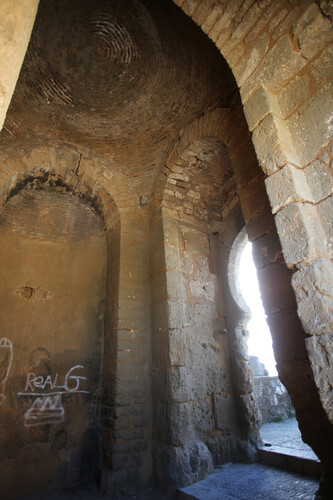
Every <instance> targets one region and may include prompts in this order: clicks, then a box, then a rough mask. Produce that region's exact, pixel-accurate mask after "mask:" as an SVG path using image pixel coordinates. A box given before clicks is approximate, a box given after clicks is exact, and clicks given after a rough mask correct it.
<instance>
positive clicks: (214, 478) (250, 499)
mask: <svg viewBox="0 0 333 500" xmlns="http://www.w3.org/2000/svg"><path fill="white" fill-rule="evenodd" d="M317 488H318V481H316V480H315V479H311V478H308V477H306V476H300V475H298V474H294V473H292V472H286V471H283V470H281V469H275V468H273V467H268V466H267V465H262V464H250V465H248V464H227V465H225V466H223V467H221V469H220V470H215V473H214V474H211V475H210V476H209V477H208V478H206V479H204V480H203V481H200V482H199V483H196V484H192V485H191V486H188V487H187V488H183V489H181V490H180V492H179V496H178V499H179V500H183V499H184V500H185V499H191V500H296V499H298V500H310V499H313V496H314V494H315V492H316V490H317Z"/></svg>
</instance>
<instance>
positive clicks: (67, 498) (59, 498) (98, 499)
mask: <svg viewBox="0 0 333 500" xmlns="http://www.w3.org/2000/svg"><path fill="white" fill-rule="evenodd" d="M78 499H80V500H105V498H104V497H103V496H102V495H101V494H100V493H99V491H98V489H97V487H94V486H90V487H87V486H82V487H77V488H73V489H60V488H59V489H56V490H49V491H44V492H40V493H37V494H34V495H26V496H24V497H20V498H18V499H16V500H78ZM169 499H170V496H168V495H166V494H165V493H163V492H161V491H158V490H153V489H149V490H147V491H145V492H143V493H137V494H136V495H129V496H126V497H121V498H119V499H117V500H169Z"/></svg>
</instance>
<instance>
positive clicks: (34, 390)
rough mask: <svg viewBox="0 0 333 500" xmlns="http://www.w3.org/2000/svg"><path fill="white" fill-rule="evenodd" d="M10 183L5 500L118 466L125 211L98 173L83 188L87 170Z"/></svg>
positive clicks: (40, 172) (6, 206) (5, 210)
mask: <svg viewBox="0 0 333 500" xmlns="http://www.w3.org/2000/svg"><path fill="white" fill-rule="evenodd" d="M8 185H10V186H11V189H10V190H9V191H7V192H6V195H5V198H2V200H1V201H2V203H1V205H2V209H1V216H0V217H1V232H2V238H1V239H2V242H5V243H6V245H3V246H2V252H1V255H2V257H1V260H2V274H3V284H4V286H3V288H2V292H3V293H2V299H1V302H2V307H6V310H7V314H6V315H5V317H4V318H3V321H4V323H3V325H2V327H3V328H2V330H6V331H5V333H4V334H3V335H4V337H5V341H6V342H5V343H4V342H2V344H1V346H2V351H3V352H2V354H4V351H8V352H9V347H10V350H11V358H10V359H9V357H8V352H7V356H5V357H4V356H2V362H8V363H9V365H8V373H7V376H6V377H5V379H6V380H5V382H6V383H3V384H2V385H3V387H2V392H3V395H4V398H3V401H2V403H3V404H2V405H1V406H2V408H1V420H2V429H6V432H5V437H4V434H2V444H1V446H3V450H4V451H3V453H2V454H1V455H2V460H3V464H2V467H1V470H2V479H1V492H2V495H4V498H5V497H7V496H8V498H12V496H13V495H15V496H17V495H18V494H23V493H24V494H26V493H28V492H33V491H38V490H41V489H46V488H52V487H59V486H72V485H73V484H78V483H84V482H87V481H92V480H96V478H97V476H98V475H99V473H100V468H101V466H102V465H103V464H104V466H107V465H108V464H107V461H106V458H105V453H106V451H109V450H108V446H109V441H108V439H107V438H106V437H105V436H108V435H109V433H110V430H111V423H110V420H109V418H108V415H109V410H108V408H109V407H110V394H112V393H115V392H116V388H115V384H114V380H115V377H116V367H115V363H112V362H111V361H110V360H112V359H113V357H115V356H112V352H114V347H115V344H114V342H115V339H116V338H117V331H116V329H115V324H116V320H117V316H118V312H117V303H118V286H119V252H120V248H119V247H120V238H119V234H120V219H119V213H118V210H117V207H116V205H115V203H114V202H113V200H112V199H111V197H110V195H109V194H108V193H107V192H105V191H103V189H102V188H101V187H98V186H96V185H94V186H92V187H91V186H89V179H88V182H86V183H85V181H84V180H83V179H82V182H81V184H80V186H78V184H77V179H76V180H75V175H72V177H71V178H70V176H69V175H67V177H66V178H65V177H64V176H62V175H61V173H60V172H59V171H58V172H56V171H54V170H52V169H49V170H48V171H46V170H45V169H44V168H38V167H36V168H34V169H33V170H30V171H25V172H23V173H21V174H17V175H16V176H15V179H11V180H10V179H9V180H8ZM105 201H107V203H105ZM11 248H12V250H11V251H10V249H11ZM13 266H14V267H13ZM61 266H64V268H62V267H61ZM15 311H16V313H15ZM29 339H30V340H29ZM2 340H3V339H2ZM5 344H6V345H5ZM8 346H9V347H8ZM5 354H6V353H5ZM103 359H104V363H102V360H103ZM8 363H7V364H8ZM81 391H82V392H81ZM6 419H7V420H6ZM8 419H9V420H8ZM6 422H7V423H6ZM13 425H14V426H15V428H16V431H15V432H14V433H12V432H11V431H10V429H11V428H12V426H13ZM8 439H10V441H11V442H10V445H8V443H7V441H8ZM4 441H5V442H4ZM13 446H14V447H15V449H16V450H17V453H16V455H15V457H11V456H9V455H8V450H11V449H12V447H13ZM99 448H101V450H102V453H101V454H100V450H99ZM20 462H22V470H24V471H25V472H24V474H22V475H21V481H19V482H17V481H15V480H14V475H15V474H16V471H17V467H20V465H19V464H20ZM37 470H38V471H39V473H36V471H37Z"/></svg>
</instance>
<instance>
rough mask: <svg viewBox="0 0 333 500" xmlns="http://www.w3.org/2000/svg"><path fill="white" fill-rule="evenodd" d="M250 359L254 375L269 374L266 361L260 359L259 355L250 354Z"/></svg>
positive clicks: (263, 375) (262, 375)
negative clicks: (262, 361)
mask: <svg viewBox="0 0 333 500" xmlns="http://www.w3.org/2000/svg"><path fill="white" fill-rule="evenodd" d="M249 361H250V364H251V366H252V370H253V375H254V377H265V376H267V375H268V371H267V370H266V368H265V365H264V363H261V362H260V361H259V358H258V356H250V357H249ZM254 380H256V379H254Z"/></svg>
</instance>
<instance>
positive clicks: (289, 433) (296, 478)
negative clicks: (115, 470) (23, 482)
mask: <svg viewBox="0 0 333 500" xmlns="http://www.w3.org/2000/svg"><path fill="white" fill-rule="evenodd" d="M261 436H262V439H263V442H264V444H265V448H266V449H268V450H269V449H272V450H275V449H280V450H285V451H286V453H289V454H290V455H292V456H297V457H301V458H305V459H308V460H318V459H317V457H316V455H315V454H314V453H313V451H312V450H311V448H309V447H308V446H307V445H306V444H305V443H303V441H302V438H301V434H300V432H299V429H298V425H297V421H296V419H295V418H293V419H289V420H284V421H282V422H273V423H270V424H264V425H263V426H262V428H261ZM317 488H318V480H316V479H312V478H310V477H307V476H302V475H299V474H295V473H293V472H287V471H285V470H281V469H277V468H274V467H270V466H268V465H263V464H250V465H249V464H226V465H224V466H221V467H219V468H216V469H215V471H214V473H213V474H211V475H210V476H208V477H207V478H206V479H205V480H203V481H200V482H199V483H196V484H193V485H191V486H188V487H187V488H182V489H180V490H178V491H177V493H176V494H175V495H173V496H169V495H167V494H165V493H163V492H160V491H157V490H152V489H150V490H147V491H146V492H144V493H140V494H139V493H138V494H136V495H132V496H127V497H123V498H122V499H120V500H168V499H172V498H173V499H177V500H183V499H191V500H289V499H292V500H293V499H300V500H310V499H312V498H313V496H314V493H315V491H316V490H317ZM78 499H80V500H104V499H103V497H102V496H101V495H100V493H99V492H98V490H97V488H96V487H90V488H88V487H80V488H75V489H72V490H69V489H68V490H63V489H57V490H52V491H46V492H41V493H38V494H35V495H28V496H25V497H20V498H19V499H17V500H78Z"/></svg>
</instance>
